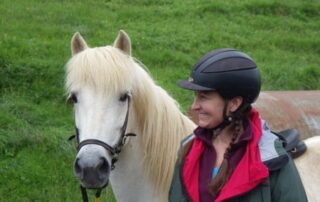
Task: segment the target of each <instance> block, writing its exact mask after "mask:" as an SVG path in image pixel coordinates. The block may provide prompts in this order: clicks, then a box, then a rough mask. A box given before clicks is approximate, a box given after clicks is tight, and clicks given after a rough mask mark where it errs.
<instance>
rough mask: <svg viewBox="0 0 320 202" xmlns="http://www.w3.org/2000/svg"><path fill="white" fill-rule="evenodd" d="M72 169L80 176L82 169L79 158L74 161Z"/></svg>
mask: <svg viewBox="0 0 320 202" xmlns="http://www.w3.org/2000/svg"><path fill="white" fill-rule="evenodd" d="M74 171H75V173H76V174H77V175H78V176H79V177H80V178H82V169H81V167H80V165H79V158H77V159H76V161H75V163H74Z"/></svg>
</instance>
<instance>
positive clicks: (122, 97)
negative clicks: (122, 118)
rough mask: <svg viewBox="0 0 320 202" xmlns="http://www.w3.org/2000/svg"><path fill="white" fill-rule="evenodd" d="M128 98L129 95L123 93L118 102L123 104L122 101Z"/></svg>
mask: <svg viewBox="0 0 320 202" xmlns="http://www.w3.org/2000/svg"><path fill="white" fill-rule="evenodd" d="M128 97H129V94H128V93H124V94H122V95H121V96H120V99H119V100H120V101H121V102H124V101H126V100H127V99H128Z"/></svg>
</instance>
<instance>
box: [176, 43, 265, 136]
mask: <svg viewBox="0 0 320 202" xmlns="http://www.w3.org/2000/svg"><path fill="white" fill-rule="evenodd" d="M178 85H179V86H180V87H182V88H185V89H189V90H194V91H217V92H218V93H219V94H220V95H221V96H222V97H223V98H224V99H225V105H224V109H223V116H224V120H223V122H222V123H220V124H219V125H218V126H216V127H215V128H213V129H214V130H217V131H219V130H220V131H221V130H222V129H223V128H225V127H226V126H227V125H229V124H230V123H232V122H233V121H234V120H235V119H239V118H240V116H241V114H242V112H244V111H246V110H247V109H249V108H250V106H251V104H252V103H253V102H254V101H255V100H256V99H257V97H258V95H259V93H260V88H261V80H260V72H259V70H258V68H257V65H256V63H255V62H254V61H253V60H252V59H251V58H250V57H249V56H248V55H247V54H245V53H243V52H241V51H239V50H235V49H230V48H228V49H217V50H213V51H212V52H209V53H208V54H206V55H205V56H203V57H202V58H201V59H200V60H199V61H198V62H197V63H196V64H195V65H194V67H193V70H192V72H191V75H190V77H189V79H188V80H182V81H179V83H178ZM236 96H241V97H243V103H242V105H241V106H240V107H239V108H238V110H237V111H236V112H234V113H232V114H227V104H228V100H230V99H232V98H234V97H236Z"/></svg>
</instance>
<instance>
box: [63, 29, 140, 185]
mask: <svg viewBox="0 0 320 202" xmlns="http://www.w3.org/2000/svg"><path fill="white" fill-rule="evenodd" d="M71 50H72V58H71V59H70V61H69V62H68V64H67V75H66V88H67V91H68V94H69V99H70V100H71V101H72V102H73V104H74V112H75V127H76V131H77V135H76V137H77V141H78V144H79V146H78V153H77V156H76V159H75V163H74V171H75V174H76V176H77V177H78V178H79V180H80V181H81V184H82V186H84V187H86V188H101V187H103V186H105V185H106V184H107V182H108V179H109V174H110V171H111V169H112V167H113V164H114V161H116V156H117V154H118V152H119V150H121V147H122V146H123V139H125V137H126V133H125V132H126V129H127V120H128V114H129V111H130V105H131V104H130V98H131V85H130V82H131V80H132V74H133V71H134V68H132V66H133V60H132V59H131V57H130V54H131V43H130V39H129V37H128V36H127V34H126V33H125V32H123V31H120V33H119V35H118V37H117V39H116V40H115V43H114V46H105V47H98V48H89V47H88V46H87V44H86V42H85V41H84V39H83V38H82V37H81V35H80V34H79V33H76V34H75V35H74V36H73V38H72V41H71Z"/></svg>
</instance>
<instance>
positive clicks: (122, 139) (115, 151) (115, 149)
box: [69, 95, 136, 202]
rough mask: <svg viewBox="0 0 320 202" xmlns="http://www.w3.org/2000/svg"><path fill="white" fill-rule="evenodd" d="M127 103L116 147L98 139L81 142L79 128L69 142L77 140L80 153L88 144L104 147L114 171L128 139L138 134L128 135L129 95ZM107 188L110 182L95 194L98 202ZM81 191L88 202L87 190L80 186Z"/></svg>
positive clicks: (85, 201) (84, 199) (83, 198)
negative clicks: (103, 190) (109, 156)
mask: <svg viewBox="0 0 320 202" xmlns="http://www.w3.org/2000/svg"><path fill="white" fill-rule="evenodd" d="M127 103H128V107H127V113H126V117H125V120H124V123H123V125H122V127H121V136H120V138H119V141H118V143H117V144H116V145H114V146H111V145H109V144H108V143H105V142H103V141H101V140H98V139H86V140H83V141H81V142H80V138H79V130H78V128H77V127H76V134H75V135H72V136H71V137H69V140H72V139H74V138H76V143H77V150H78V151H80V149H81V148H82V147H83V146H85V145H88V144H95V145H99V146H102V147H103V148H105V149H106V150H107V151H108V152H109V153H110V155H111V170H113V169H114V168H115V163H116V162H117V161H118V155H119V153H120V152H121V149H122V147H123V146H124V145H125V143H126V140H127V137H130V136H136V134H134V133H127V134H126V130H127V125H128V118H129V108H130V95H127ZM106 186H108V181H107V183H106V184H105V185H103V186H102V188H99V189H97V192H96V194H95V197H96V201H98V200H99V198H100V194H101V191H102V189H103V188H105V187H106ZM80 189H81V194H82V200H83V202H88V195H87V190H86V188H85V187H83V186H82V185H80Z"/></svg>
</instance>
